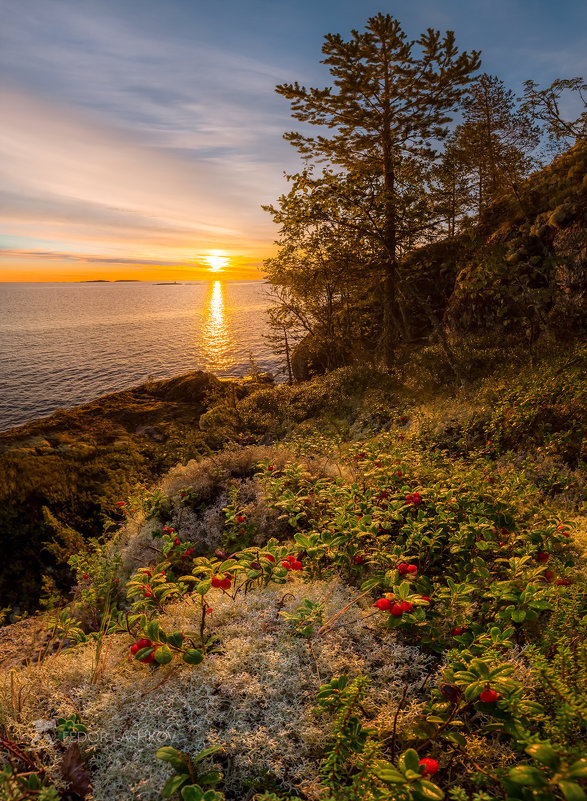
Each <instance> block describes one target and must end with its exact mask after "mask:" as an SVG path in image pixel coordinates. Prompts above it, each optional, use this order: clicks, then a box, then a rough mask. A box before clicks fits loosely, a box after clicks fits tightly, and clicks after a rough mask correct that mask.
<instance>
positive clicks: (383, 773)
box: [373, 763, 406, 784]
mask: <svg viewBox="0 0 587 801" xmlns="http://www.w3.org/2000/svg"><path fill="white" fill-rule="evenodd" d="M380 764H381V763H380ZM373 773H374V775H375V776H376V777H377V778H378V779H379V780H380V781H382V782H384V784H405V783H406V779H405V776H404V775H403V773H400V771H399V770H398V769H397V768H394V766H393V765H391V764H389V763H383V766H381V767H379V766H377V767H375V769H374V771H373Z"/></svg>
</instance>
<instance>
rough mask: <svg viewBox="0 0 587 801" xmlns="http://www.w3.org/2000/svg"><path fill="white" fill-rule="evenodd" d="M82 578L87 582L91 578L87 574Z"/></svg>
mask: <svg viewBox="0 0 587 801" xmlns="http://www.w3.org/2000/svg"><path fill="white" fill-rule="evenodd" d="M82 578H83V579H85V580H86V581H87V580H88V579H89V578H90V577H89V576H88V574H87V573H84V574H83V576H82Z"/></svg>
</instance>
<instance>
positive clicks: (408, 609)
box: [400, 601, 414, 612]
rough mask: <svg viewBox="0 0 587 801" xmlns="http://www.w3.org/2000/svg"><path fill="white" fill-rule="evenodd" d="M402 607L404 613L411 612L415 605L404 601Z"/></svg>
mask: <svg viewBox="0 0 587 801" xmlns="http://www.w3.org/2000/svg"><path fill="white" fill-rule="evenodd" d="M400 606H401V608H402V612H411V611H412V609H413V608H414V607H413V605H412V604H411V603H410V602H409V601H402V603H401V604H400Z"/></svg>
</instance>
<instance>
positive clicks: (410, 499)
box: [406, 493, 414, 503]
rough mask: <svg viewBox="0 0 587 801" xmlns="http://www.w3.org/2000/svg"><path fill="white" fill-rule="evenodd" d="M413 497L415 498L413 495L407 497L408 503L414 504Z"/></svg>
mask: <svg viewBox="0 0 587 801" xmlns="http://www.w3.org/2000/svg"><path fill="white" fill-rule="evenodd" d="M413 497H414V496H413V495H412V494H411V493H409V494H408V495H406V503H412V500H413Z"/></svg>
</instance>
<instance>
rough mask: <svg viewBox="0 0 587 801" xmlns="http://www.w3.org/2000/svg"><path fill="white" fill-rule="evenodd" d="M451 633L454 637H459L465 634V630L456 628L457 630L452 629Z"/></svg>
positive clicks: (460, 627) (459, 627)
mask: <svg viewBox="0 0 587 801" xmlns="http://www.w3.org/2000/svg"><path fill="white" fill-rule="evenodd" d="M450 633H451V634H452V636H453V637H458V636H459V635H460V634H464V633H465V629H464V628H463V627H462V626H456V628H454V629H451V632H450Z"/></svg>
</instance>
